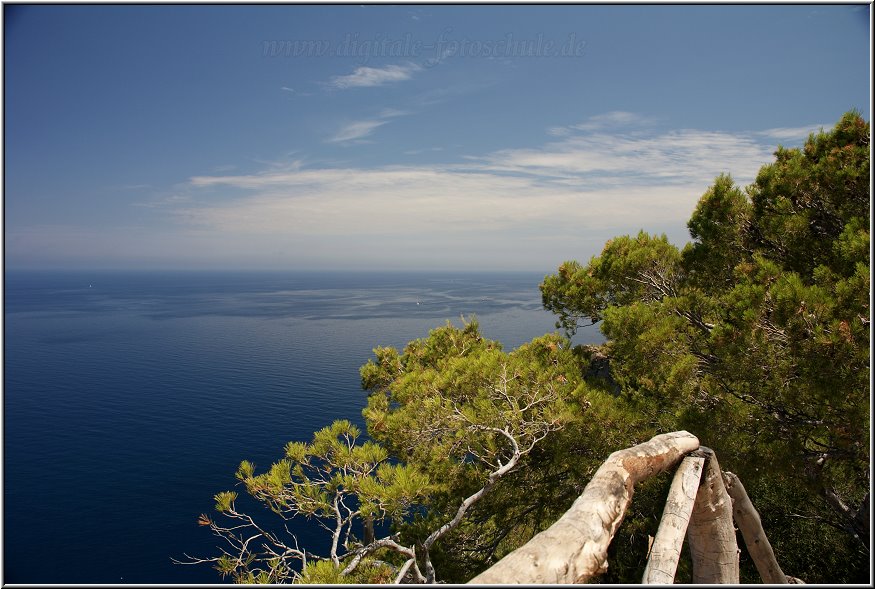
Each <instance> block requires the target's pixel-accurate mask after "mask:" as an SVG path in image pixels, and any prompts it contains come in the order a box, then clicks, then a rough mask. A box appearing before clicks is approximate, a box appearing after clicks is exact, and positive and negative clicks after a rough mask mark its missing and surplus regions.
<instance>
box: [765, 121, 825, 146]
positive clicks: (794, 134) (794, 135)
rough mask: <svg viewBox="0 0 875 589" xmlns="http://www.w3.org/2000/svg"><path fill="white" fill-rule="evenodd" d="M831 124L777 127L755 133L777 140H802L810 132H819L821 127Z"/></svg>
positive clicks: (806, 137)
mask: <svg viewBox="0 0 875 589" xmlns="http://www.w3.org/2000/svg"><path fill="white" fill-rule="evenodd" d="M830 127H831V125H807V126H804V127H777V128H775V129H766V130H765V131H759V132H758V133H757V135H761V136H763V137H767V138H769V139H775V140H777V141H799V142H801V141H804V140H805V139H808V136H809V135H810V134H811V133H819V132H820V131H822V130H823V129H829V128H830Z"/></svg>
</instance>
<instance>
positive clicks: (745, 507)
mask: <svg viewBox="0 0 875 589" xmlns="http://www.w3.org/2000/svg"><path fill="white" fill-rule="evenodd" d="M723 482H724V483H725V485H726V491H727V492H728V493H729V496H730V497H731V498H732V515H733V516H735V523H736V524H737V525H738V529H739V530H741V536H742V538H744V544H745V546H747V552H748V553H749V554H750V557H751V559H753V563H754V564H755V565H756V567H757V571H759V573H760V577H762V579H763V583H775V584H784V583H786V582H787V575H785V574H784V572H783V571H782V570H781V567H780V566H778V561H777V559H776V558H775V552H774V550H772V545H771V543H770V542H769V539H768V538H767V537H766V532H765V530H763V523H762V521H760V514H759V513H757V510H756V509H754V506H753V503H751V501H750V497H748V496H747V491H745V489H744V485H742V484H741V481H740V480H738V477H737V476H735V475H734V474H732V473H731V472H724V473H723Z"/></svg>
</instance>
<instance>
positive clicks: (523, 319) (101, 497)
mask: <svg viewBox="0 0 875 589" xmlns="http://www.w3.org/2000/svg"><path fill="white" fill-rule="evenodd" d="M543 277H544V275H543V274H429V275H426V274H410V273H406V274H391V273H386V274H365V273H361V274H354V273H343V274H327V273H285V274H280V273H238V274H228V273H222V274H218V273H110V272H95V273H84V272H64V273H59V272H54V273H21V272H7V273H6V275H5V288H4V296H5V302H4V307H5V308H4V320H5V326H4V383H3V385H4V389H3V390H4V393H3V394H4V422H3V425H4V465H3V466H4V472H3V474H4V489H3V492H4V514H3V517H4V520H3V524H4V555H3V556H4V575H3V576H4V581H5V582H7V583H113V584H118V583H149V584H154V583H217V582H220V581H221V578H220V577H219V575H218V573H216V572H215V571H213V570H212V569H211V568H210V567H209V566H208V565H200V566H179V565H173V564H172V563H171V561H170V557H171V556H175V557H182V555H183V553H188V554H191V555H197V556H209V555H213V554H215V553H216V550H215V546H216V545H217V544H218V543H219V540H218V539H217V538H214V537H212V536H211V535H210V533H209V532H208V531H207V530H206V529H204V528H201V527H199V526H198V525H197V524H196V520H197V516H198V514H200V513H202V512H207V513H209V512H210V510H211V509H212V505H213V501H212V496H213V495H214V494H215V493H216V492H218V491H221V490H225V489H232V488H234V484H235V482H236V481H235V480H234V476H233V474H234V471H235V470H236V467H237V465H238V464H239V462H240V460H242V459H244V458H245V459H249V460H252V461H254V462H255V463H256V465H258V466H259V467H261V468H263V467H266V466H268V465H269V464H270V463H271V462H273V461H274V460H276V459H278V458H280V457H281V454H282V449H283V446H284V445H285V443H286V442H288V441H290V440H300V441H307V440H309V438H310V436H311V434H312V432H313V431H315V430H316V429H319V428H321V427H323V426H325V425H328V424H329V423H331V422H332V421H333V420H334V419H338V418H346V419H350V420H352V421H353V422H356V423H358V424H360V425H363V420H362V418H361V410H362V408H363V407H364V405H365V393H364V392H363V391H362V390H361V388H360V385H359V376H358V369H359V367H360V366H361V365H362V364H364V363H365V362H366V361H367V360H368V359H369V358H370V357H371V355H372V354H371V350H372V348H374V347H375V346H378V345H391V346H395V347H402V346H403V345H404V344H405V343H406V342H408V341H409V340H411V339H415V338H419V337H425V336H427V334H428V331H429V329H432V328H434V327H437V326H439V325H442V324H444V323H445V322H446V321H447V320H451V321H453V323H455V324H456V325H459V324H460V319H459V316H460V315H461V314H464V315H465V316H468V315H470V314H476V315H477V318H478V320H479V322H480V325H481V331H482V332H483V334H484V335H485V336H486V337H488V338H491V339H497V340H499V341H501V342H502V343H503V344H504V346H505V349H511V348H514V347H517V346H518V345H520V344H522V343H524V342H526V341H528V340H530V339H531V338H533V337H536V336H538V335H542V334H544V333H547V332H552V331H554V330H555V327H554V317H553V316H552V315H550V314H549V313H547V312H545V311H543V310H542V308H541V304H540V293H539V292H538V284H539V283H540V281H541V280H542V279H543ZM600 339H601V338H600V336H599V335H598V334H597V333H596V332H594V331H587V332H582V333H581V334H579V335H578V336H577V337H576V338H575V341H581V342H582V341H600ZM294 531H296V532H297V533H298V534H299V537H300V539H301V541H302V544H307V545H308V546H312V545H318V544H319V542H320V541H321V535H320V537H317V536H314V533H315V532H314V530H313V529H312V526H307V525H306V524H305V523H301V524H300V526H299V527H297V528H295V529H294Z"/></svg>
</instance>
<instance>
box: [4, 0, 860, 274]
mask: <svg viewBox="0 0 875 589" xmlns="http://www.w3.org/2000/svg"><path fill="white" fill-rule="evenodd" d="M869 22H870V17H869V6H868V5H845V6H834V5H833V6H821V5H778V6H761V5H747V6H721V5H712V6H683V5H676V6H632V5H625V6H624V5H614V6H599V5H581V6H569V5H563V6H473V5H470V6H469V5H459V6H453V5H444V6H430V5H404V6H388V5H366V6H331V5H324V6H304V5H301V6H256V7H242V6H227V5H219V6H133V5H132V6H101V5H94V6H36V7H34V6H16V5H8V4H7V5H5V6H4V36H5V40H4V42H5V152H4V153H5V190H4V205H5V226H4V242H5V261H6V267H7V268H95V269H97V268H180V269H240V268H244V269H310V268H327V269H354V268H355V269H418V270H453V269H455V270H514V269H518V270H538V271H544V272H550V271H552V270H553V269H555V267H556V266H558V264H560V263H561V262H562V261H563V260H566V259H579V260H581V261H586V260H588V259H589V257H590V256H592V255H595V254H597V253H598V252H599V251H601V248H602V246H603V245H604V242H605V241H606V240H607V239H609V238H610V237H612V236H615V235H621V234H628V233H635V232H637V231H638V230H639V229H645V230H647V231H649V232H651V233H662V232H665V233H667V234H668V235H669V237H670V238H671V239H672V240H673V241H674V242H676V243H678V244H682V243H684V242H685V241H686V240H687V237H688V236H687V233H686V229H685V223H686V220H687V218H688V217H689V215H690V213H691V212H692V210H693V208H694V207H695V205H696V202H697V200H698V198H699V197H700V196H701V194H702V193H703V192H705V190H707V188H708V186H709V184H710V183H711V182H712V181H713V179H714V177H715V176H716V175H718V174H720V173H724V172H726V173H730V174H732V176H733V177H734V178H735V179H736V180H737V181H738V182H739V183H740V184H742V185H746V184H748V183H750V182H751V181H752V180H753V178H754V176H755V174H756V171H757V170H758V169H759V167H760V166H761V165H762V164H764V163H767V162H768V161H770V160H771V158H772V155H771V154H772V152H773V151H774V149H775V147H776V146H777V145H778V144H782V145H785V146H794V145H800V144H801V143H802V142H803V141H804V138H805V137H806V136H807V134H808V133H809V132H811V131H816V130H818V129H820V128H821V127H825V128H829V127H831V126H832V125H833V124H834V123H835V122H836V121H837V120H838V118H839V117H840V116H841V115H842V113H843V112H845V111H847V110H850V109H852V108H855V109H857V110H859V111H860V112H861V113H862V114H863V116H864V117H865V118H866V119H867V120H868V119H869V118H870V112H869V108H870V95H869V87H870V84H871V80H870V77H869V71H870V64H869V36H870V33H869Z"/></svg>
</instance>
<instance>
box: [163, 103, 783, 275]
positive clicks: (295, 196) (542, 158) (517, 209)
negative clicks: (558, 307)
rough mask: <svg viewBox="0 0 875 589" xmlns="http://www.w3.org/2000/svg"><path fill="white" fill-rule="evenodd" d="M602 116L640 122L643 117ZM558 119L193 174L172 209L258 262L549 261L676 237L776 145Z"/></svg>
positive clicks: (206, 239)
mask: <svg viewBox="0 0 875 589" xmlns="http://www.w3.org/2000/svg"><path fill="white" fill-rule="evenodd" d="M382 114H383V115H384V116H390V115H391V114H393V113H388V112H384V113H382ZM601 120H602V121H614V122H615V123H617V124H619V123H620V122H623V121H624V124H630V125H636V124H637V123H638V122H640V121H641V120H643V117H637V116H628V117H625V116H618V115H611V116H610V117H604V118H602V119H601ZM384 122H386V121H384V120H379V119H374V120H370V121H359V122H357V123H353V124H351V125H348V126H346V127H344V129H342V130H341V131H340V132H339V133H338V134H337V135H336V136H335V138H336V139H337V140H338V141H353V140H357V139H359V138H361V137H365V136H367V134H369V133H371V132H372V131H373V130H374V129H376V128H377V127H378V126H379V125H380V124H383V123H384ZM590 122H593V121H592V120H590ZM604 124H605V125H607V124H608V123H607V122H605V123H604ZM563 129H567V132H566V133H565V134H564V135H561V136H558V137H557V138H556V139H555V140H554V141H551V142H548V143H546V144H544V145H542V146H540V147H538V148H527V149H504V150H499V151H495V152H492V153H488V154H485V155H482V156H477V157H471V158H460V159H459V160H458V161H457V162H456V163H449V164H426V165H409V166H399V165H394V166H388V165H387V166H383V167H379V168H363V167H341V166H335V167H330V166H322V167H317V166H310V167H307V166H303V165H296V166H286V167H283V168H278V167H264V168H263V169H262V170H261V171H259V172H257V173H253V174H236V175H234V174H224V175H218V174H212V175H204V176H197V177H192V178H191V179H190V180H189V182H188V194H190V195H191V199H190V200H187V201H179V202H178V203H175V205H173V206H170V207H169V210H170V211H172V214H173V215H174V218H175V219H176V220H177V222H179V223H181V224H182V227H184V228H187V230H188V231H189V232H193V234H194V235H197V239H198V240H199V241H198V243H217V244H222V243H224V244H225V245H224V246H219V247H220V248H224V249H225V250H227V253H228V255H229V256H230V255H232V253H233V255H234V256H244V257H245V256H249V257H250V258H251V259H253V260H260V259H262V258H259V255H260V254H259V252H261V254H264V252H268V251H270V252H274V251H283V252H292V253H290V254H288V255H289V256H292V258H294V263H296V264H297V265H306V264H316V263H317V262H319V261H320V260H321V261H322V262H324V263H326V264H327V263H329V262H330V261H331V260H335V261H336V260H339V259H343V260H344V261H346V262H349V263H361V264H372V265H375V264H376V265H378V261H379V260H381V259H382V260H384V262H385V260H395V261H397V263H398V264H401V265H407V266H408V267H409V266H411V265H415V264H417V263H420V262H422V260H433V261H434V260H440V261H441V264H443V265H444V266H445V267H456V268H463V267H468V268H476V267H480V268H484V267H496V266H495V264H499V263H500V267H502V268H512V267H520V268H544V269H546V270H549V269H550V268H551V267H554V266H555V264H557V263H559V262H561V261H562V260H563V259H567V258H569V257H578V258H584V259H585V258H587V257H588V256H589V255H592V254H595V253H597V252H598V250H599V249H600V248H601V246H602V245H603V243H604V241H605V240H606V239H608V238H610V237H611V236H614V235H618V234H623V233H634V232H637V231H638V230H639V229H645V230H647V231H650V232H662V231H666V232H668V233H669V237H670V238H672V239H673V240H674V241H676V242H683V240H685V239H686V238H687V234H686V229H685V222H686V220H687V219H688V218H689V215H690V213H691V212H692V211H693V209H694V207H695V205H696V203H697V202H698V199H699V198H700V196H701V195H702V194H703V193H704V192H705V191H706V190H707V188H708V186H709V185H710V184H711V183H712V182H713V180H714V178H715V177H716V176H717V175H718V174H720V173H724V172H728V173H731V174H732V175H733V177H734V178H735V180H736V182H737V183H739V184H741V185H744V184H746V183H749V182H750V181H752V180H753V178H754V177H755V174H756V172H757V170H758V169H759V167H760V166H761V165H763V164H765V163H767V162H769V161H771V159H772V156H771V152H772V151H773V149H774V145H773V144H772V143H771V142H770V141H767V140H766V139H765V138H766V137H767V133H773V132H774V130H769V131H761V132H749V133H735V134H733V133H723V132H715V131H707V130H697V129H684V130H675V131H670V132H656V131H653V130H649V131H645V130H642V129H641V128H637V129H636V130H634V131H632V132H613V133H612V132H610V131H609V129H608V128H607V127H605V128H602V129H600V130H598V131H588V130H585V129H580V128H579V127H575V126H569V127H563ZM192 239H194V238H192ZM232 250H233V252H232ZM264 255H266V254H264ZM292 258H284V259H286V260H290V259H292ZM235 259H236V258H235ZM264 259H266V258H264ZM322 262H320V263H322ZM289 263H292V262H289ZM385 263H388V262H385Z"/></svg>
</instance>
